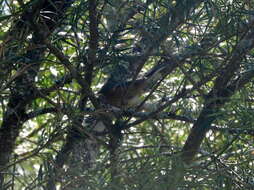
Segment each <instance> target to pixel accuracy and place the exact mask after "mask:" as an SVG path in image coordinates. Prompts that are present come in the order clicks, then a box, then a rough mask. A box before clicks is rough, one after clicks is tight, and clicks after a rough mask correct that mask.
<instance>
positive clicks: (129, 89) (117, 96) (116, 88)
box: [99, 64, 166, 108]
mask: <svg viewBox="0 0 254 190" xmlns="http://www.w3.org/2000/svg"><path fill="white" fill-rule="evenodd" d="M165 67H166V65H165V64H161V65H157V66H155V67H154V68H153V69H152V70H150V71H149V72H148V73H147V74H146V75H145V76H144V77H143V78H141V79H137V80H134V81H133V80H132V81H131V80H130V81H122V82H121V81H120V82H119V80H116V79H114V77H110V78H109V79H108V80H107V82H106V83H105V84H104V85H103V87H102V88H101V90H100V91H99V95H100V97H101V98H102V100H103V101H104V102H105V103H106V104H110V105H112V106H115V107H118V108H130V107H135V106H137V105H139V104H140V103H141V99H140V97H141V96H142V94H144V93H145V92H146V91H148V90H149V89H150V87H151V86H152V85H153V84H155V83H156V82H157V81H158V80H159V79H161V78H162V77H163V70H164V69H165Z"/></svg>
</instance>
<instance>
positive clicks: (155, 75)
mask: <svg viewBox="0 0 254 190" xmlns="http://www.w3.org/2000/svg"><path fill="white" fill-rule="evenodd" d="M166 66H167V65H165V64H159V65H156V66H155V67H154V68H152V69H151V70H150V71H148V73H146V74H145V77H146V78H147V80H148V82H149V83H154V82H157V81H158V80H160V79H162V78H163V76H164V75H163V71H164V69H165V68H166Z"/></svg>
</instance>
